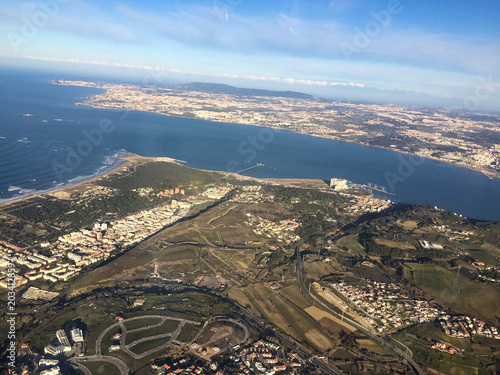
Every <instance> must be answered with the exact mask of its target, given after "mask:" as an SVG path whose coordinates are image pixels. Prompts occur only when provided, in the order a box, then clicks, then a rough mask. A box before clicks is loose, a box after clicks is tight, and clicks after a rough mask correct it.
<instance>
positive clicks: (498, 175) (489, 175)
mask: <svg viewBox="0 0 500 375" xmlns="http://www.w3.org/2000/svg"><path fill="white" fill-rule="evenodd" d="M75 105H84V106H87V107H91V108H95V109H115V110H126V111H134V112H144V113H154V114H157V115H162V116H167V117H176V118H187V119H193V120H202V121H210V122H214V123H221V124H237V125H245V126H258V127H261V128H266V129H275V130H282V131H289V132H292V133H295V134H302V135H308V136H311V137H317V138H322V139H330V140H333V141H337V142H345V143H350V144H355V145H361V146H365V147H371V148H375V149H379V150H386V151H393V152H398V153H400V154H404V155H410V156H414V157H418V158H422V159H427V160H434V161H438V162H441V163H446V164H449V165H455V166H457V167H462V168H467V169H469V170H472V171H475V172H479V173H481V174H483V175H484V176H485V177H487V178H489V179H494V178H498V179H500V172H495V171H490V170H486V169H484V168H478V167H472V166H470V165H466V164H461V163H455V162H452V161H449V160H445V159H440V158H436V157H433V156H421V155H418V154H414V153H411V152H408V151H404V150H399V149H394V148H389V147H383V146H377V145H370V144H366V143H363V142H356V141H351V140H347V139H340V138H336V137H325V136H321V135H317V134H310V133H306V132H300V131H297V130H291V129H283V128H277V127H271V126H265V125H260V124H246V123H242V122H227V121H217V120H212V119H204V118H199V117H190V116H180V115H175V116H174V115H170V114H167V113H161V112H154V111H138V110H135V109H126V108H118V107H116V108H109V107H100V106H96V105H92V104H88V103H86V102H83V103H75Z"/></svg>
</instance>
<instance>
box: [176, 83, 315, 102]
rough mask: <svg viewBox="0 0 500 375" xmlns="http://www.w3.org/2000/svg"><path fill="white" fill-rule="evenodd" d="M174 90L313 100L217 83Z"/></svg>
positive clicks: (302, 95)
mask: <svg viewBox="0 0 500 375" xmlns="http://www.w3.org/2000/svg"><path fill="white" fill-rule="evenodd" d="M173 87H175V88H180V89H184V90H192V91H204V92H212V93H217V94H228V95H238V96H271V97H280V98H295V99H314V98H315V97H314V96H313V95H309V94H304V93H302V92H296V91H272V90H262V89H246V88H241V87H234V86H230V85H224V84H219V83H206V82H191V83H186V84H183V85H174V86H173Z"/></svg>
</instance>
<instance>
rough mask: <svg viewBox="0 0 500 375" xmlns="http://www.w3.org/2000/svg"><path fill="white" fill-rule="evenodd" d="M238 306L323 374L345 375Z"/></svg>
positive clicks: (251, 319) (247, 316) (262, 327)
mask: <svg viewBox="0 0 500 375" xmlns="http://www.w3.org/2000/svg"><path fill="white" fill-rule="evenodd" d="M234 303H235V305H236V306H238V307H239V309H240V310H241V312H242V313H243V315H245V317H246V318H247V319H248V320H250V321H252V322H254V323H255V324H256V325H258V326H259V327H260V328H261V329H263V330H265V329H267V330H270V331H272V332H273V334H274V335H275V336H276V337H277V338H278V340H280V341H281V342H282V343H284V344H285V345H287V346H288V347H290V348H293V349H294V350H295V351H296V352H297V353H298V354H299V355H300V356H301V357H302V358H304V359H306V360H308V361H309V362H310V363H312V364H314V365H315V366H316V367H318V368H319V369H320V370H321V371H323V373H325V374H328V375H330V374H331V375H344V373H342V372H340V371H339V370H337V369H335V368H333V367H331V366H330V365H328V364H327V363H325V362H323V361H321V360H320V359H319V358H318V357H316V356H315V355H312V354H311V353H309V352H308V351H307V350H305V349H304V348H302V347H300V346H298V345H297V344H296V343H295V342H294V341H292V340H290V339H289V338H288V337H287V336H285V335H282V334H281V333H279V332H277V331H276V330H275V329H274V328H272V327H270V326H268V325H267V324H266V323H264V322H263V321H262V320H260V319H259V318H257V317H256V316H255V315H253V314H252V313H251V312H250V311H248V310H247V309H245V308H244V307H243V306H241V305H240V304H238V303H236V302H234Z"/></svg>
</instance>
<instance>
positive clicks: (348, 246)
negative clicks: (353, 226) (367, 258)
mask: <svg viewBox="0 0 500 375" xmlns="http://www.w3.org/2000/svg"><path fill="white" fill-rule="evenodd" d="M357 237H358V236H357V235H350V236H345V237H342V238H340V239H339V240H338V241H337V246H338V247H339V248H341V249H343V250H346V251H348V252H349V253H351V254H360V255H366V252H365V248H364V247H363V246H362V245H361V244H360V243H359V242H358V240H357Z"/></svg>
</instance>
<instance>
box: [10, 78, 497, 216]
mask: <svg viewBox="0 0 500 375" xmlns="http://www.w3.org/2000/svg"><path fill="white" fill-rule="evenodd" d="M47 78H60V77H58V76H50V77H48V76H47V75H40V74H35V73H32V74H29V73H27V74H23V75H20V74H19V73H13V72H4V71H0V199H1V200H5V199H9V198H13V197H16V196H19V193H20V191H21V190H24V191H44V190H47V189H52V188H54V187H62V186H65V185H67V184H71V183H75V182H78V181H80V180H82V179H86V178H89V177H91V176H95V175H97V174H99V173H103V172H105V171H107V170H109V169H111V168H113V167H114V166H116V165H118V163H119V161H118V160H117V159H115V158H114V157H115V156H120V155H121V154H123V151H122V150H123V149H125V150H128V151H130V152H133V153H137V154H139V155H143V156H168V157H172V158H176V159H179V160H184V161H186V162H187V163H186V165H188V166H191V167H194V168H201V169H210V170H221V171H231V172H234V171H240V170H243V169H246V168H249V167H252V166H255V165H256V164H257V163H261V164H263V166H259V167H255V168H252V169H249V170H247V171H244V172H242V174H245V175H249V176H253V177H259V178H318V179H323V180H330V178H333V177H335V178H345V179H347V180H350V181H352V182H355V183H358V184H367V183H373V184H376V185H379V186H385V187H386V189H387V190H388V191H389V192H392V193H393V194H394V195H388V196H387V198H389V199H392V200H395V201H399V202H405V203H430V204H432V205H436V206H438V207H440V208H444V209H448V210H451V211H453V212H456V213H458V214H463V215H465V216H468V217H473V218H477V219H487V220H499V219H500V180H499V179H493V180H492V179H489V178H487V177H486V176H484V175H483V174H482V173H480V172H477V171H473V170H470V169H467V168H463V167H459V166H456V165H451V164H447V163H443V162H438V161H435V160H430V159H420V158H416V157H412V156H410V155H405V154H401V153H398V152H394V151H390V150H383V149H377V148H372V147H368V146H363V145H357V144H352V143H346V142H340V141H334V140H329V139H323V138H317V137H311V136H307V135H303V134H297V133H293V132H289V131H283V130H271V129H268V128H262V127H255V126H249V125H240V124H226V123H215V122H211V121H205V120H196V119H187V118H177V117H169V116H163V115H158V114H153V113H147V112H131V111H119V110H107V109H96V108H90V107H87V106H79V105H75V104H74V103H76V102H79V101H83V100H85V98H86V97H89V96H91V95H95V94H97V93H99V92H101V90H98V89H90V88H84V87H71V86H56V85H52V84H49V83H48V81H47Z"/></svg>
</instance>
